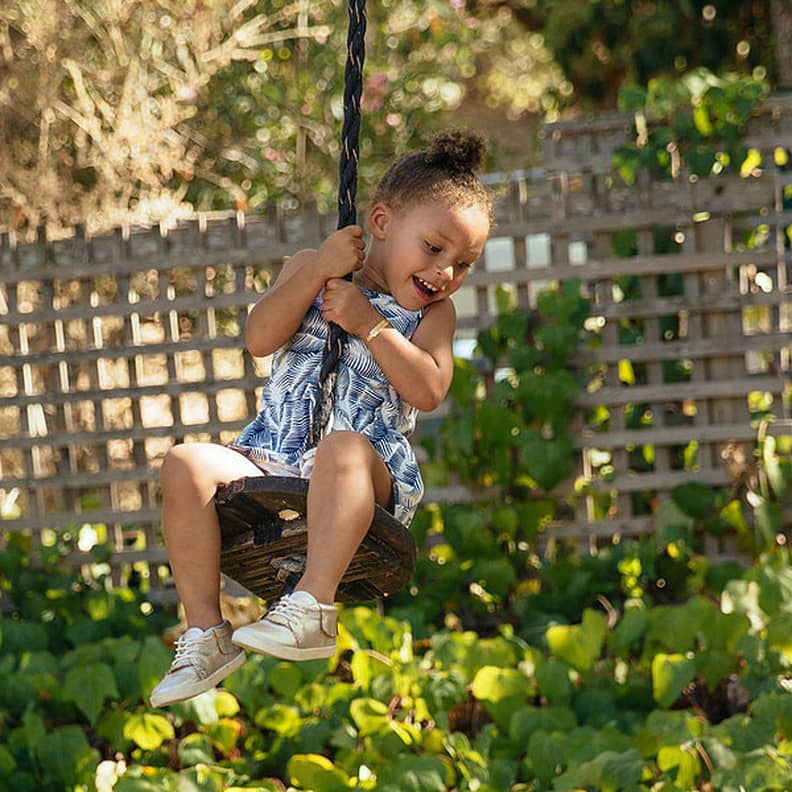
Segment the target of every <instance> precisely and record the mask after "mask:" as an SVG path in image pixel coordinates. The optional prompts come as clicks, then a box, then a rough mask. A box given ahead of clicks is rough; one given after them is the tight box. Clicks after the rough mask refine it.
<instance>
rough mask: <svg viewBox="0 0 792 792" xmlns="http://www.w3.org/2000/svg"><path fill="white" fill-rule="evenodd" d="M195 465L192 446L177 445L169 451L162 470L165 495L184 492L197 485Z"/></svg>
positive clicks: (161, 484)
mask: <svg viewBox="0 0 792 792" xmlns="http://www.w3.org/2000/svg"><path fill="white" fill-rule="evenodd" d="M195 472H196V471H195V465H194V462H193V454H192V450H191V449H190V446H189V445H187V444H182V445H175V446H173V447H172V448H170V449H169V450H168V453H167V454H166V455H165V459H164V460H163V461H162V467H161V468H160V487H161V488H162V491H163V493H175V492H180V491H184V490H185V488H194V487H195V485H196V483H197V482H196V480H195V479H196V476H195Z"/></svg>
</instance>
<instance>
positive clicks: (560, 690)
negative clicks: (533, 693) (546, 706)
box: [536, 658, 572, 706]
mask: <svg viewBox="0 0 792 792" xmlns="http://www.w3.org/2000/svg"><path fill="white" fill-rule="evenodd" d="M569 671H570V669H569V666H568V665H567V664H566V663H562V662H560V661H558V660H553V659H552V658H551V659H549V660H540V661H539V662H538V663H537V665H536V684H537V686H538V688H539V692H540V693H541V694H542V695H543V696H544V697H545V698H546V699H547V700H548V701H549V702H550V703H551V704H555V705H559V706H562V705H566V704H568V703H569V701H570V699H571V698H572V683H571V682H570V679H569Z"/></svg>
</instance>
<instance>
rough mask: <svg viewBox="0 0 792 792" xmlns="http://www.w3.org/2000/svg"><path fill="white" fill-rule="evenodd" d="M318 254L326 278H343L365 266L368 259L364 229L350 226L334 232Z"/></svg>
mask: <svg viewBox="0 0 792 792" xmlns="http://www.w3.org/2000/svg"><path fill="white" fill-rule="evenodd" d="M316 252H317V255H318V257H319V266H321V267H322V268H323V271H324V274H325V277H326V278H328V279H329V278H343V277H344V275H346V274H347V273H350V272H354V271H355V270H359V269H360V268H361V267H362V266H363V260H364V259H365V258H366V243H365V242H364V241H363V229H362V228H361V227H360V226H359V225H350V226H346V227H345V228H341V229H339V230H338V231H334V232H333V233H332V234H330V236H329V237H327V239H325V241H324V242H323V243H322V245H321V247H320V248H319V250H317V251H316Z"/></svg>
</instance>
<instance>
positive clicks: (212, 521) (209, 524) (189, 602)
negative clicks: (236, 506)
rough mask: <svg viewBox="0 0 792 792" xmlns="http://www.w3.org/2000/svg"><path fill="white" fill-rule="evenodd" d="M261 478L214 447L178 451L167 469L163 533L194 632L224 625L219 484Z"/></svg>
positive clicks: (175, 449) (232, 454) (253, 468)
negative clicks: (215, 499) (217, 504)
mask: <svg viewBox="0 0 792 792" xmlns="http://www.w3.org/2000/svg"><path fill="white" fill-rule="evenodd" d="M260 475H263V474H262V472H261V471H260V470H259V469H258V468H257V467H256V466H255V465H254V464H253V463H252V462H250V461H249V460H247V459H245V457H243V456H242V454H240V453H238V452H236V451H233V450H232V449H230V448H226V447H225V446H221V445H215V444H212V443H185V444H183V445H177V446H174V447H173V448H171V449H170V451H169V452H168V454H167V456H166V457H165V460H164V462H163V463H162V470H161V471H160V482H161V485H162V530H163V533H164V535H165V544H166V546H167V548H168V559H169V561H170V566H171V570H172V571H173V578H174V580H175V582H176V590H177V591H178V592H179V597H180V598H181V601H182V604H183V605H184V612H185V615H186V618H187V624H188V626H190V627H200V628H201V629H207V628H209V627H213V626H214V625H216V624H219V623H220V622H221V620H222V617H221V615H220V526H219V523H218V519H217V513H216V512H215V508H214V503H213V497H214V493H215V490H216V489H217V486H218V485H219V484H224V483H226V482H228V481H233V480H234V479H237V478H242V477H243V476H260Z"/></svg>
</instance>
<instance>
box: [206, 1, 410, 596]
mask: <svg viewBox="0 0 792 792" xmlns="http://www.w3.org/2000/svg"><path fill="white" fill-rule="evenodd" d="M348 11H349V30H348V35H347V60H346V68H345V72H344V124H343V130H342V134H341V160H340V164H339V176H340V180H339V181H340V184H339V191H338V207H339V212H338V228H339V229H340V228H344V227H346V226H348V225H352V224H354V223H355V222H356V210H355V195H356V193H357V161H358V152H359V133H360V97H361V94H362V91H363V60H364V57H365V47H364V37H365V32H366V15H365V0H350V1H349V7H348ZM347 277H348V279H351V277H352V276H351V274H350V275H348V276H347ZM345 342H346V333H345V332H344V331H343V330H342V329H341V328H340V327H339V326H338V325H335V324H331V325H330V326H329V329H328V339H327V345H326V347H325V352H324V358H323V360H322V366H321V370H320V375H319V387H320V397H319V400H318V404H317V409H316V413H315V415H314V416H313V422H312V428H311V433H310V436H309V444H310V446H311V447H313V446H315V445H316V444H318V442H319V440H320V439H321V437H322V433H323V430H324V428H325V427H326V424H327V420H328V418H329V416H330V414H331V412H332V400H333V388H334V383H335V369H336V366H337V365H338V361H339V359H340V357H341V354H342V352H343V349H344V344H345ZM307 493H308V481H307V480H306V479H301V478H295V477H290V476H254V477H246V478H241V479H237V480H235V481H231V482H229V483H228V484H224V485H222V486H220V487H218V489H217V492H216V493H215V507H216V509H217V514H218V517H219V519H220V533H221V554H220V567H221V570H222V572H223V573H224V574H225V575H226V576H228V577H229V578H232V579H233V580H235V581H236V582H237V583H239V584H240V585H242V586H244V587H245V588H246V589H248V590H249V591H251V592H253V593H254V594H257V595H258V596H259V597H261V598H262V599H264V600H266V601H268V602H271V601H273V600H274V599H277V598H278V597H279V596H281V595H282V594H284V593H287V592H289V591H291V590H292V589H293V587H294V586H295V585H296V583H297V581H298V580H299V579H300V577H301V575H302V573H303V570H304V569H305V562H306V555H307V545H308V528H307V524H306V496H307ZM414 569H415V540H414V539H413V537H412V535H411V534H410V532H409V531H408V530H407V529H406V528H405V527H404V525H402V524H401V523H400V522H398V520H396V518H395V517H394V516H393V515H392V514H390V513H389V512H387V511H386V510H385V509H383V508H382V507H381V506H379V505H378V506H376V509H375V514H374V520H373V522H372V524H371V527H370V528H369V530H368V533H367V534H366V536H365V537H364V539H363V541H362V542H361V544H360V547H359V548H358V550H357V552H356V553H355V556H354V557H353V559H352V561H351V562H350V564H349V567H348V568H347V571H346V573H345V574H344V577H343V578H342V579H341V583H340V584H339V586H338V591H337V594H336V600H337V601H339V602H362V601H365V600H372V599H378V598H380V597H387V596H388V595H389V594H392V593H394V592H396V591H397V590H398V589H400V588H402V587H403V586H404V585H405V584H406V583H407V582H408V581H409V579H410V577H412V573H413V571H414Z"/></svg>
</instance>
